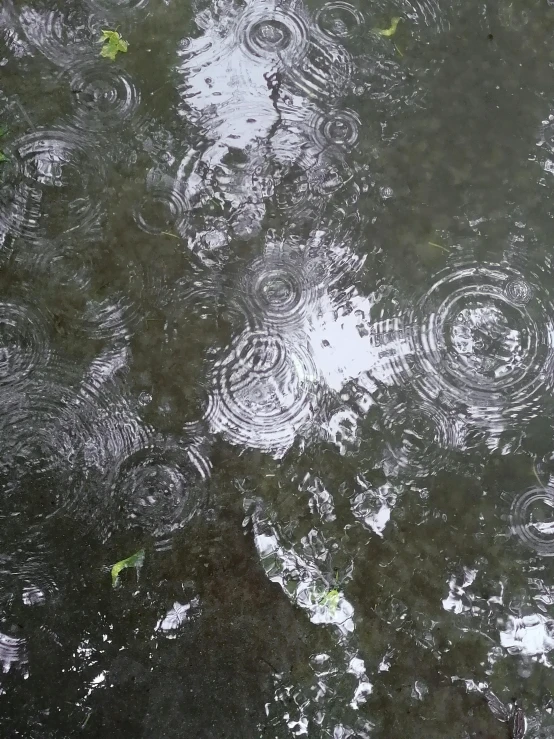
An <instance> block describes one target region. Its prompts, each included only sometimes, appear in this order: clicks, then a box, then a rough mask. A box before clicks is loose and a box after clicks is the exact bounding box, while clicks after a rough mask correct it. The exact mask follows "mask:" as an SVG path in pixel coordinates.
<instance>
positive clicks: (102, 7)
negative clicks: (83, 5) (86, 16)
mask: <svg viewBox="0 0 554 739" xmlns="http://www.w3.org/2000/svg"><path fill="white" fill-rule="evenodd" d="M149 1H150V0H87V3H88V4H89V5H90V7H91V8H92V9H93V10H96V11H98V12H100V13H102V14H104V15H107V16H108V17H110V18H113V17H119V16H122V15H127V14H129V13H135V12H138V11H140V10H143V9H144V8H146V7H147V5H148V3H149Z"/></svg>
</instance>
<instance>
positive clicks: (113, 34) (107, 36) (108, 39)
mask: <svg viewBox="0 0 554 739" xmlns="http://www.w3.org/2000/svg"><path fill="white" fill-rule="evenodd" d="M100 43H101V44H104V45H103V46H102V49H101V50H100V56H104V57H106V59H111V60H112V62H113V61H115V58H116V56H117V55H118V53H119V52H120V51H122V52H123V53H125V52H126V51H127V49H128V48H129V44H128V43H127V41H125V40H124V39H122V38H121V36H120V34H119V33H118V32H117V31H109V30H104V29H102V38H101V39H100Z"/></svg>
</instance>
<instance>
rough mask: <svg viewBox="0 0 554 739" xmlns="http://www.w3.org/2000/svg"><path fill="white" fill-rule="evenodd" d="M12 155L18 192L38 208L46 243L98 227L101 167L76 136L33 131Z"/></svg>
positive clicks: (72, 132)
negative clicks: (20, 189) (28, 195)
mask: <svg viewBox="0 0 554 739" xmlns="http://www.w3.org/2000/svg"><path fill="white" fill-rule="evenodd" d="M13 151H14V158H15V160H16V161H15V167H16V168H17V174H18V176H19V179H20V180H21V181H22V182H23V183H24V184H23V185H22V187H23V189H24V190H30V191H31V197H32V198H34V200H35V201H36V202H40V212H41V222H40V226H41V227H43V228H44V230H45V232H46V235H47V236H48V237H50V238H54V237H57V236H61V235H62V234H63V235H66V234H67V233H68V232H70V231H74V230H76V229H79V230H85V231H86V230H87V229H90V228H91V227H92V226H93V225H94V224H95V223H97V222H98V220H99V218H100V213H101V206H100V199H99V197H98V195H99V194H100V184H99V181H100V180H102V179H103V174H104V167H103V163H102V160H101V157H100V156H94V152H93V151H92V150H91V149H90V147H89V146H88V145H87V144H86V142H85V139H84V138H83V137H82V136H81V135H80V134H79V132H78V131H76V130H74V129H70V128H57V129H52V130H38V131H35V132H33V133H30V134H27V135H26V136H23V137H21V138H20V139H18V140H17V141H16V142H15V143H14V144H13ZM95 190H96V191H95ZM34 210H36V208H35V209H34Z"/></svg>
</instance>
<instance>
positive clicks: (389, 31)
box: [373, 18, 402, 38]
mask: <svg viewBox="0 0 554 739" xmlns="http://www.w3.org/2000/svg"><path fill="white" fill-rule="evenodd" d="M401 20H402V18H393V19H392V20H391V22H390V26H389V27H388V28H374V29H373V30H374V32H375V33H378V34H379V36H385V37H386V38H390V37H391V36H394V34H395V33H396V29H397V28H398V24H399V23H400V21H401Z"/></svg>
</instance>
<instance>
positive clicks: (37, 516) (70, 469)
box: [0, 378, 84, 541]
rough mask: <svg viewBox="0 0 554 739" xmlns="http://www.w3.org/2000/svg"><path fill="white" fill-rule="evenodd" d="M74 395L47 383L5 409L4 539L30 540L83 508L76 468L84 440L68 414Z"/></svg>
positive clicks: (0, 429) (0, 482)
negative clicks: (56, 519)
mask: <svg viewBox="0 0 554 739" xmlns="http://www.w3.org/2000/svg"><path fill="white" fill-rule="evenodd" d="M69 396H70V392H69V391H68V390H67V389H66V388H65V387H63V386H60V385H57V384H52V383H50V382H48V381H47V380H45V379H44V378H43V379H42V380H40V381H38V380H37V383H36V384H34V385H32V386H27V388H26V390H25V395H24V397H19V398H18V397H17V396H14V397H13V398H9V399H6V400H5V401H4V404H3V407H2V423H1V425H0V435H1V438H2V448H3V454H2V461H1V463H0V488H1V490H2V510H1V512H0V527H1V530H2V539H3V540H4V541H6V539H7V538H8V537H10V538H11V539H12V540H14V541H19V540H21V541H30V540H32V539H34V538H35V537H36V536H38V535H39V534H40V533H41V532H42V531H43V529H44V526H45V525H46V524H47V523H48V522H50V521H51V520H53V519H55V518H57V517H58V516H59V515H61V514H66V513H69V512H75V511H76V510H77V508H78V507H79V506H80V505H82V503H83V501H82V489H83V482H84V478H83V474H82V469H81V466H80V465H74V464H73V463H74V461H75V459H76V458H77V455H78V450H79V445H80V439H79V438H78V435H74V434H73V433H72V431H73V429H72V428H71V419H70V416H69V415H68V413H67V409H68V405H69V404H68V399H69ZM61 419H63V423H61Z"/></svg>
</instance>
